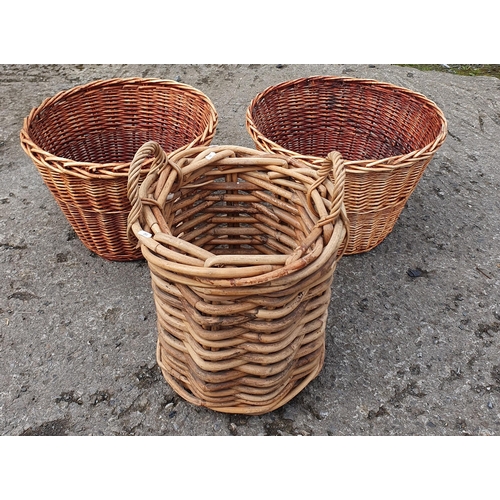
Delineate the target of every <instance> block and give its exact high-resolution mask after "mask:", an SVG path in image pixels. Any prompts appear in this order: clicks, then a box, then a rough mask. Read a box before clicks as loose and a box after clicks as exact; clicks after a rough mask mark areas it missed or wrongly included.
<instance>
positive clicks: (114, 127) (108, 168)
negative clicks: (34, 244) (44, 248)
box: [20, 78, 217, 261]
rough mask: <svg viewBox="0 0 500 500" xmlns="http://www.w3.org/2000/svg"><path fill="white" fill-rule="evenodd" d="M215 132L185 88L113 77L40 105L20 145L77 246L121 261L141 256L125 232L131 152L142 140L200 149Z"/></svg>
mask: <svg viewBox="0 0 500 500" xmlns="http://www.w3.org/2000/svg"><path fill="white" fill-rule="evenodd" d="M216 126H217V113H216V111H215V109H214V106H213V104H212V102H211V101H210V99H209V98H208V97H207V96H205V95H204V94H203V93H202V92H200V91H199V90H197V89H195V88H193V87H190V86H189V85H186V84H182V83H178V82H174V81H170V80H161V79H145V78H116V79H110V80H98V81H94V82H91V83H88V84H85V85H81V86H78V87H74V88H71V89H69V90H64V91H62V92H59V93H58V94H56V95H55V96H53V97H50V98H47V99H45V100H44V101H43V102H42V103H41V104H40V106H38V107H36V108H34V109H33V110H32V111H31V113H30V114H29V116H28V117H26V118H25V120H24V126H23V128H22V130H21V134H20V139H21V145H22V147H23V149H24V151H25V152H26V154H27V155H28V156H29V157H30V158H31V160H32V161H33V163H34V164H35V166H36V167H37V169H38V171H39V172H40V174H41V176H42V178H43V180H44V182H45V184H46V185H47V187H48V188H49V190H50V192H51V193H52V194H53V196H54V198H55V199H56V201H57V203H58V205H59V207H60V208H61V210H62V212H63V213H64V215H65V216H66V218H67V219H68V221H69V223H70V224H71V226H72V227H73V229H74V230H75V232H76V234H77V235H78V237H79V238H80V240H81V241H82V242H83V244H84V245H85V246H86V247H87V248H88V249H89V250H91V251H92V252H95V253H96V254H98V255H99V256H101V257H103V258H105V259H108V260H117V261H128V260H135V259H139V258H141V253H140V252H139V251H138V250H137V249H135V248H134V247H133V246H131V245H130V242H129V240H128V238H127V234H126V228H127V217H128V212H129V210H130V203H129V200H128V197H127V176H128V168H129V166H130V162H131V160H132V158H133V157H134V154H135V152H136V151H137V149H138V148H139V147H140V146H141V145H142V144H144V143H145V142H147V141H149V140H155V141H157V142H158V143H160V144H161V145H162V147H163V148H165V150H167V151H174V150H177V149H179V148H182V147H187V146H197V145H208V144H210V142H211V140H212V138H213V136H214V134H215V129H216ZM146 172H147V165H146V166H145V169H144V173H143V174H144V175H145V174H146Z"/></svg>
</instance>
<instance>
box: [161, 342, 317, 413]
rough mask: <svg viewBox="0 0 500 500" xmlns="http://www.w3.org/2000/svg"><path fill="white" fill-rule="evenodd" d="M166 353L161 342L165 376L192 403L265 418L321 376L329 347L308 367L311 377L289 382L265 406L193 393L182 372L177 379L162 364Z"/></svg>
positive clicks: (254, 401) (171, 385) (169, 369)
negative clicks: (184, 380)
mask: <svg viewBox="0 0 500 500" xmlns="http://www.w3.org/2000/svg"><path fill="white" fill-rule="evenodd" d="M163 354H164V353H162V349H161V343H160V340H158V343H157V356H156V359H157V363H158V365H159V367H160V369H161V372H162V374H163V377H164V378H165V380H166V382H167V383H168V385H169V386H170V387H171V388H172V389H173V390H174V391H175V392H176V393H177V394H178V395H179V396H180V397H181V398H183V399H184V400H185V401H187V402H188V403H191V404H194V405H196V406H200V407H205V408H208V409H210V410H213V411H217V412H219V413H230V414H244V415H264V414H266V413H269V412H272V411H274V410H277V409H278V408H281V407H282V406H284V405H285V404H287V403H288V402H289V401H291V400H292V399H293V398H294V397H295V396H297V395H298V394H299V393H300V392H301V391H302V390H303V389H305V387H306V386H307V385H309V383H310V382H311V381H313V380H314V379H315V378H316V377H317V376H318V375H319V373H320V372H321V370H322V368H323V365H324V361H325V345H324V343H323V345H322V348H321V350H320V352H319V355H316V358H315V359H314V360H313V361H312V362H311V363H309V365H310V366H307V367H306V369H307V375H306V376H305V377H302V378H300V379H298V380H289V381H288V382H287V383H283V385H282V387H280V388H279V389H278V391H277V392H278V394H277V395H275V396H274V398H272V399H271V400H269V401H268V402H267V403H264V402H263V401H260V402H259V401H258V399H254V400H245V399H244V398H242V399H241V402H240V403H239V404H238V405H235V404H234V402H235V398H234V394H231V395H230V396H229V397H228V398H227V399H226V401H224V400H223V399H222V398H220V397H219V398H214V399H213V400H212V401H209V400H207V399H202V398H199V397H196V396H195V395H194V394H193V393H192V392H191V391H190V390H188V388H187V385H188V384H186V383H183V382H182V381H181V380H180V378H178V377H179V374H178V373H176V374H175V375H176V376H173V375H172V374H171V371H172V370H171V368H170V367H169V366H168V365H167V364H165V363H163V362H162V357H163ZM231 392H232V391H231Z"/></svg>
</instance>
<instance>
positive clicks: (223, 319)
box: [129, 142, 348, 414]
mask: <svg viewBox="0 0 500 500" xmlns="http://www.w3.org/2000/svg"><path fill="white" fill-rule="evenodd" d="M148 158H154V160H153V164H152V167H151V170H150V172H149V174H148V176H147V177H146V179H145V180H144V181H143V182H142V184H141V185H140V188H139V187H138V184H139V183H138V172H139V171H140V168H141V165H142V164H143V162H144V161H146V160H147V159H148ZM344 179H345V175H344V169H343V161H342V159H341V158H340V157H339V155H332V157H331V161H330V164H329V166H327V167H326V168H325V169H323V170H322V171H318V170H314V169H312V168H310V167H307V166H306V165H303V166H302V168H300V166H299V165H297V164H296V165H295V167H294V168H291V166H290V165H289V163H288V161H287V159H286V158H284V157H281V156H278V155H273V154H269V153H262V152H259V151H256V150H254V149H247V148H242V147H235V146H217V147H216V146H213V147H197V148H190V149H186V150H184V151H181V152H177V153H175V154H171V155H169V156H168V157H167V155H166V154H165V153H164V152H163V150H162V149H161V147H160V146H159V145H158V144H156V143H154V142H149V143H147V144H145V145H143V147H141V148H140V149H139V150H138V152H137V155H136V156H135V158H134V161H133V162H132V166H131V169H130V179H129V196H130V200H131V202H132V210H131V212H130V215H129V236H130V238H131V241H137V240H136V238H137V239H138V241H139V244H140V248H141V249H142V252H143V254H144V257H145V259H146V260H147V262H148V265H149V269H150V274H151V279H152V288H153V295H154V300H155V304H156V312H157V323H158V342H157V361H158V364H159V366H160V367H161V370H162V372H163V375H164V377H165V379H166V380H167V382H168V383H169V384H170V386H171V387H172V388H173V389H174V390H175V391H176V392H177V393H178V394H179V395H180V396H182V397H183V398H184V399H186V400H187V401H189V402H191V403H193V404H196V405H200V406H205V407H208V408H211V409H213V410H216V411H219V412H226V413H244V414H262V413H266V412H269V411H272V410H274V409H276V408H278V407H280V406H282V405H283V404H285V403H286V402H287V401H289V400H290V399H292V398H293V397H294V396H295V395H296V394H298V393H299V392H300V391H301V390H302V389H303V388H305V387H306V385H308V383H309V382H310V381H311V380H313V379H314V378H315V377H316V376H317V375H318V373H319V372H320V370H321V368H322V366H323V361H324V355H325V327H326V320H327V315H328V305H329V303H330V292H331V290H330V286H331V283H332V279H333V273H334V270H335V267H336V265H337V262H338V259H339V258H340V257H341V255H342V249H343V247H345V242H346V238H347V232H348V222H347V219H346V215H345V209H344V206H343V192H344Z"/></svg>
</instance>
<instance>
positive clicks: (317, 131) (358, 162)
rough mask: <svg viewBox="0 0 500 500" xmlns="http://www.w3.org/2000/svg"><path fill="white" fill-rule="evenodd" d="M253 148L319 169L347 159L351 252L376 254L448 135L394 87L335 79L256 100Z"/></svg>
mask: <svg viewBox="0 0 500 500" xmlns="http://www.w3.org/2000/svg"><path fill="white" fill-rule="evenodd" d="M246 126H247V130H248V132H249V134H250V136H251V137H252V139H253V141H254V143H255V145H256V148H257V149H259V150H262V151H269V152H274V153H280V154H283V155H286V156H289V157H293V158H297V159H300V160H301V161H303V162H306V163H307V164H308V165H310V166H313V167H315V168H318V167H321V166H322V165H323V164H324V163H325V162H326V161H327V160H326V156H327V155H328V153H330V152H331V151H338V152H340V153H341V154H342V156H343V157H344V158H345V167H346V184H345V206H346V210H347V214H348V217H349V221H350V224H351V231H350V239H349V243H348V246H347V249H346V254H354V253H361V252H366V251H368V250H371V249H372V248H374V247H375V246H377V245H378V244H379V243H381V242H382V241H383V240H384V238H385V237H386V236H387V235H388V234H389V233H390V232H391V231H392V230H393V228H394V225H395V223H396V221H397V220H398V218H399V215H400V214H401V211H402V210H403V208H404V206H405V204H406V202H407V201H408V198H409V197H410V195H411V193H412V192H413V190H414V189H415V187H416V186H417V183H418V182H419V180H420V178H421V176H422V175H423V173H424V170H425V168H426V167H427V165H428V164H429V162H430V161H431V159H432V157H433V156H434V154H435V152H436V151H437V149H438V148H439V147H440V146H441V145H442V144H443V142H444V140H445V138H446V134H447V123H446V120H445V117H444V115H443V113H442V111H441V110H440V109H439V108H438V107H437V105H436V104H435V103H434V102H432V101H430V100H429V99H428V98H426V97H425V96H423V95H421V94H419V93H416V92H413V91H411V90H409V89H405V88H402V87H397V86H395V85H392V84H389V83H382V82H378V81H375V80H365V79H357V78H344V77H336V76H312V77H309V78H300V79H296V80H290V81H286V82H282V83H280V84H278V85H274V86H271V87H269V88H267V89H266V90H264V91H263V92H261V93H260V94H258V95H257V96H255V97H254V99H253V100H252V102H251V103H250V105H249V107H248V109H247V114H246Z"/></svg>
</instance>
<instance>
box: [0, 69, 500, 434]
mask: <svg viewBox="0 0 500 500" xmlns="http://www.w3.org/2000/svg"><path fill="white" fill-rule="evenodd" d="M316 74H333V75H347V76H351V77H362V78H373V79H377V80H380V81H386V82H391V83H394V84H397V85H400V86H403V87H407V88H410V89H412V90H416V91H419V92H421V93H423V94H425V95H426V96H428V97H429V98H430V99H432V100H434V101H435V102H436V103H437V104H438V106H439V107H440V108H441V109H442V110H443V112H444V114H445V116H446V118H447V120H448V125H449V135H448V138H447V140H446V142H445V144H444V145H443V146H442V148H441V149H440V150H439V151H438V152H437V154H436V155H435V157H434V159H433V161H432V162H431V164H430V165H429V167H428V169H427V170H426V173H425V175H424V177H423V178H422V180H421V181H420V183H419V185H418V187H417V189H416V190H415V192H414V193H413V195H412V196H411V198H410V200H409V202H408V204H407V207H406V208H405V210H404V211H403V213H402V215H401V217H400V219H399V220H398V222H397V224H396V227H395V228H394V230H393V232H392V233H391V234H390V235H389V236H388V237H387V238H386V240H385V241H384V242H383V243H382V244H380V245H379V246H378V247H376V248H375V249H374V250H372V251H371V252H368V253H366V254H360V255H355V256H346V257H344V258H343V259H342V260H341V261H340V263H339V265H338V267H337V270H336V273H335V278H334V282H333V287H332V290H333V295H332V300H331V306H330V308H329V319H328V326H327V352H326V360H325V365H324V368H323V370H322V372H321V373H320V375H319V376H318V377H317V378H316V379H315V380H314V381H313V382H311V383H310V385H309V386H308V387H306V389H304V390H303V391H302V392H301V393H300V394H299V395H298V396H297V397H296V398H295V399H293V400H292V401H291V402H290V403H288V404H287V405H286V406H284V407H283V408H281V409H279V410H276V411H274V412H272V413H269V414H266V415H262V416H238V415H228V414H221V413H216V412H214V411H211V410H208V409H204V408H199V407H195V406H193V405H191V404H189V403H187V402H185V401H184V400H182V399H181V398H180V397H178V396H177V395H176V394H175V393H174V391H173V390H172V389H171V388H170V387H169V386H168V384H167V383H166V382H165V381H164V379H163V377H162V375H161V372H160V371H159V369H158V367H157V365H156V361H155V347H156V317H155V310H154V304H153V297H152V291H151V286H150V281H149V273H148V269H147V266H146V264H145V263H144V262H131V263H117V262H108V261H105V260H103V259H101V258H99V257H96V256H95V255H93V254H92V253H91V252H90V251H88V250H87V249H86V248H85V247H84V246H83V245H82V244H81V242H80V241H79V240H78V239H77V238H75V237H74V233H73V232H72V230H71V228H70V226H69V224H68V223H67V221H66V219H65V218H64V216H63V215H62V213H61V212H60V210H59V208H58V206H57V205H56V202H55V201H54V199H53V198H52V196H51V195H50V193H49V191H48V189H47V188H46V186H45V185H44V183H43V181H42V179H41V177H40V175H39V174H38V172H37V170H36V169H35V167H34V165H33V164H32V162H31V160H30V159H29V158H28V157H27V156H26V155H25V154H24V152H23V151H22V149H21V147H20V143H19V131H20V129H21V126H22V122H23V119H24V117H25V116H27V115H28V113H29V112H30V110H31V109H32V108H33V107H35V106H37V105H38V104H40V102H41V101H42V100H43V99H44V98H46V97H49V96H52V95H54V94H55V93H57V92H58V91H60V90H63V89H67V88H70V87H72V86H75V85H79V84H83V83H87V82H90V81H92V80H96V79H99V78H111V77H125V76H143V77H146V76H147V77H161V78H168V79H174V80H179V81H182V82H185V83H188V84H190V85H193V86H195V87H196V88H198V89H200V90H201V91H203V92H205V93H206V94H207V95H208V96H209V97H210V98H211V99H212V101H213V102H214V104H215V106H216V108H217V111H218V113H219V126H218V129H217V134H216V137H215V139H214V141H213V142H214V143H215V144H237V145H242V146H250V147H252V146H253V143H252V142H251V140H250V138H249V136H248V134H247V132H246V129H245V111H246V108H247V106H248V104H249V103H250V101H251V99H252V98H253V97H254V95H255V94H257V93H258V92H260V91H261V90H263V89H265V88H266V87H267V86H269V85H273V84H276V83H279V82H281V81H283V80H287V79H290V78H296V77H301V76H310V75H316ZM499 98H500V81H499V80H498V79H496V78H493V77H463V76H456V75H451V74H446V73H438V72H421V71H418V70H414V69H411V68H407V67H398V66H392V65H306V64H304V65H144V66H141V65H67V66H54V65H4V66H0V123H1V125H0V366H1V367H2V368H1V370H0V435H3V436H21V435H25V436H26V435H29V436H35V435H71V436H96V435H102V436H128V435H136V436H139V435H140V436H163V435H169V436H173V435H179V436H219V435H228V436H229V435H238V436H240V435H241V436H260V435H264V436H273V435H293V436H295V435H303V436H462V435H471V436H498V435H500V351H499V349H500V303H499V298H500V252H499V249H500V237H499V235H500V232H499V228H500V197H499V195H500V191H499V186H500V170H499V169H498V157H499V153H500V146H499V142H498V138H499V137H500V107H499ZM416 269H418V270H419V272H418V273H413V274H417V275H418V276H410V274H412V273H408V271H409V270H416Z"/></svg>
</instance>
